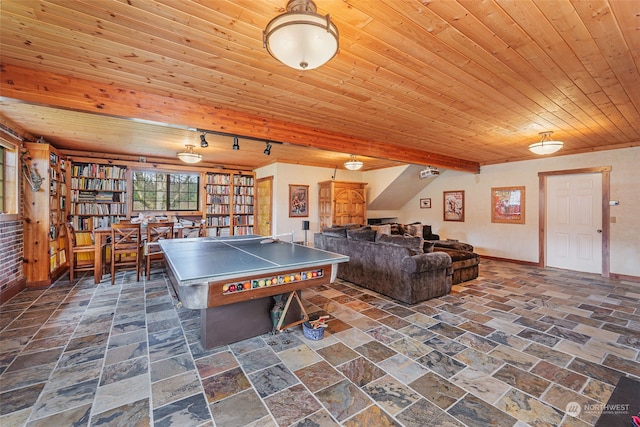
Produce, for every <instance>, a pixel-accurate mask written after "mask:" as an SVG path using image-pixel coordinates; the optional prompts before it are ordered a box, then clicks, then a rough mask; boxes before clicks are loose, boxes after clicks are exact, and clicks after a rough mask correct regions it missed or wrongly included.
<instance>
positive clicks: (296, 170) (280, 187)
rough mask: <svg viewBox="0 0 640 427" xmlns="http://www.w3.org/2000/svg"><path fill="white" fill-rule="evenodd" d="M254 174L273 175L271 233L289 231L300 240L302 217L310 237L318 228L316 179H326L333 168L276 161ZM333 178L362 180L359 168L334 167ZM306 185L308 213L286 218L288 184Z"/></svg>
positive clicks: (338, 179) (318, 180)
mask: <svg viewBox="0 0 640 427" xmlns="http://www.w3.org/2000/svg"><path fill="white" fill-rule="evenodd" d="M255 172H256V178H264V177H267V176H273V218H272V223H273V224H272V233H273V234H285V233H291V232H293V239H294V240H295V241H303V240H304V231H303V230H302V221H309V231H308V232H307V240H308V241H309V242H312V241H313V233H315V232H317V231H320V221H319V218H318V183H319V182H322V181H330V180H331V177H332V176H333V174H334V169H328V168H320V167H313V166H301V165H291V164H286V163H276V164H273V165H268V166H265V167H262V168H258V169H256V171H255ZM335 180H336V181H358V182H359V181H362V172H352V171H345V170H340V169H339V170H338V171H337V172H336V175H335ZM290 184H294V185H308V186H309V217H306V218H302V217H294V218H289V185H290Z"/></svg>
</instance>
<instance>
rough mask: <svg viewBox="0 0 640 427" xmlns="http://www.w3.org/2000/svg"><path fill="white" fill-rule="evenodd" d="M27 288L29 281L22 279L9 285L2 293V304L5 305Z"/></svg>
mask: <svg viewBox="0 0 640 427" xmlns="http://www.w3.org/2000/svg"><path fill="white" fill-rule="evenodd" d="M26 287H27V279H26V278H22V279H21V280H17V281H15V282H13V283H9V284H7V286H6V287H5V288H4V289H3V290H2V292H0V304H4V303H5V302H7V301H9V300H10V299H11V298H13V297H14V296H16V295H18V294H19V293H20V291H22V290H23V289H25V288H26Z"/></svg>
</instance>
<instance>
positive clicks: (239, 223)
mask: <svg viewBox="0 0 640 427" xmlns="http://www.w3.org/2000/svg"><path fill="white" fill-rule="evenodd" d="M254 192H255V174H253V173H250V172H232V171H224V170H220V171H214V172H208V173H207V174H206V183H205V197H206V206H205V224H206V227H207V234H209V235H212V236H229V235H246V234H252V233H253V224H254V214H253V210H254Z"/></svg>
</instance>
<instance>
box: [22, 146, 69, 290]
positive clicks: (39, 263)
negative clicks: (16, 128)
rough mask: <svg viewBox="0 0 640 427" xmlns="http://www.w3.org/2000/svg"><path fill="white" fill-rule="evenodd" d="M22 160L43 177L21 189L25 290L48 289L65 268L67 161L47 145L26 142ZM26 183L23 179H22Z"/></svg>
mask: <svg viewBox="0 0 640 427" xmlns="http://www.w3.org/2000/svg"><path fill="white" fill-rule="evenodd" d="M24 149H25V150H26V151H27V152H28V154H27V155H26V156H25V157H26V159H27V162H28V164H29V166H30V167H31V168H33V170H35V171H37V172H38V174H39V175H40V176H41V177H42V185H41V186H40V189H39V190H38V191H33V190H32V189H31V186H30V185H29V183H28V182H25V185H24V189H25V190H24V275H25V277H26V280H27V286H47V285H50V284H51V283H52V282H53V281H54V280H55V279H57V278H58V277H59V276H60V275H61V274H62V273H63V272H64V269H65V268H66V267H67V265H68V264H67V234H66V229H65V227H64V223H65V221H66V217H67V212H68V210H67V208H68V206H67V204H68V187H67V171H66V167H67V160H66V158H65V157H64V156H61V155H60V153H59V152H58V151H57V150H56V149H55V148H54V147H52V146H50V145H49V144H42V143H31V142H25V143H24ZM25 181H26V179H25Z"/></svg>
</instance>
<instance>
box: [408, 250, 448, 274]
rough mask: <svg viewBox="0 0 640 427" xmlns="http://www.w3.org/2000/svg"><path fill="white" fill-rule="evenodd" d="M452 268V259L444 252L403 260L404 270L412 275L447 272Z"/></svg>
mask: <svg viewBox="0 0 640 427" xmlns="http://www.w3.org/2000/svg"><path fill="white" fill-rule="evenodd" d="M443 255H444V256H443ZM450 267H451V257H450V256H449V254H447V253H444V252H431V253H427V254H418V255H413V256H408V257H405V258H403V260H402V269H403V270H405V271H406V272H407V273H410V274H413V273H423V272H425V271H431V270H445V269H449V268H450Z"/></svg>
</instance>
